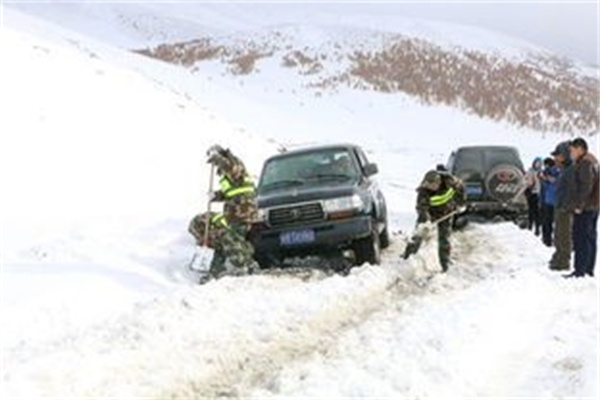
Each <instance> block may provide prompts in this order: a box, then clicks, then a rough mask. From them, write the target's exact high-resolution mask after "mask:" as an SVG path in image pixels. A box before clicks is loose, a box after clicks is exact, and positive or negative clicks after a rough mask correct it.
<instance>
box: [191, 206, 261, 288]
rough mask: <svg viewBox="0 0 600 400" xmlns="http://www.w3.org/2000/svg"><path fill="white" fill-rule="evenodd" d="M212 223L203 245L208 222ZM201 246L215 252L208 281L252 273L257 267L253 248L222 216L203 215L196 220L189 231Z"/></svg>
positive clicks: (218, 214)
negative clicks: (228, 274) (225, 276)
mask: <svg viewBox="0 0 600 400" xmlns="http://www.w3.org/2000/svg"><path fill="white" fill-rule="evenodd" d="M207 220H209V221H210V227H209V231H208V233H209V235H208V242H207V243H204V234H205V229H206V221H207ZM188 231H189V232H190V233H191V234H192V236H194V238H195V239H196V242H197V244H198V245H199V246H208V247H210V248H212V249H214V250H215V254H214V257H213V260H212V262H211V265H210V269H209V273H208V276H207V278H208V279H210V278H218V277H220V276H222V275H223V274H224V273H228V272H230V270H231V271H233V274H238V273H239V274H243V273H248V272H250V273H251V272H252V271H253V269H254V268H255V267H256V262H255V261H254V259H253V258H252V257H253V254H254V248H253V247H252V245H251V244H250V243H249V242H248V241H246V240H245V238H244V237H242V236H240V234H239V233H238V232H236V231H235V230H233V229H232V228H231V226H230V225H229V224H228V223H227V220H226V219H225V216H224V215H223V214H222V213H214V212H212V213H203V214H200V215H197V216H195V217H194V218H193V219H192V220H191V221H190V225H189V227H188Z"/></svg>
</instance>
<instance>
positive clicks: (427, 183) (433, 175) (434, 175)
mask: <svg viewBox="0 0 600 400" xmlns="http://www.w3.org/2000/svg"><path fill="white" fill-rule="evenodd" d="M441 184H442V177H441V175H440V173H439V172H438V171H434V170H431V171H428V172H427V173H426V174H425V177H424V178H423V182H421V184H420V185H419V187H420V188H425V189H430V188H432V187H439V186H440V185H441Z"/></svg>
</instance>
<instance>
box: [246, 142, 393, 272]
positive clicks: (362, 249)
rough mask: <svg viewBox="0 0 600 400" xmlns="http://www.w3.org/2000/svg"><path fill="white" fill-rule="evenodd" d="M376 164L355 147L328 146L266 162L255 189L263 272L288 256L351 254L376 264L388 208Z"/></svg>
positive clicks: (256, 231)
mask: <svg viewBox="0 0 600 400" xmlns="http://www.w3.org/2000/svg"><path fill="white" fill-rule="evenodd" d="M377 172H378V171H377V165H376V164H373V163H371V162H369V161H368V159H367V157H366V155H365V153H364V151H363V150H362V149H361V148H360V147H358V146H356V145H345V144H342V145H330V146H321V147H312V148H307V149H303V150H296V151H291V152H285V153H282V154H278V155H276V156H273V157H271V158H269V159H268V160H267V161H266V162H265V164H264V167H263V170H262V173H261V177H260V180H259V184H258V206H259V219H260V221H259V222H258V223H256V224H254V226H253V229H252V234H251V237H252V240H253V242H254V246H255V257H256V260H257V261H258V263H259V264H260V266H261V267H262V268H268V267H271V266H279V265H281V263H282V261H283V260H284V259H285V258H287V257H296V256H299V257H303V256H309V255H328V254H332V253H344V252H346V251H347V250H349V251H350V253H351V254H353V257H354V260H353V261H354V264H355V265H361V264H363V263H371V264H379V263H380V249H381V248H383V247H386V246H388V245H389V236H388V227H387V209H386V203H385V199H384V197H383V194H382V193H381V191H380V190H379V187H378V185H377V183H376V182H375V181H374V180H373V175H375V174H376V173H377Z"/></svg>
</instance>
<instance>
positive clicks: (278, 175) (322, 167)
mask: <svg viewBox="0 0 600 400" xmlns="http://www.w3.org/2000/svg"><path fill="white" fill-rule="evenodd" d="M358 176H359V172H358V167H357V165H356V162H355V161H354V159H353V158H352V157H351V154H350V152H349V151H348V150H347V149H327V150H320V151H314V152H310V153H299V154H292V155H290V156H286V157H277V158H274V159H272V160H270V161H269V162H267V164H266V165H265V168H264V170H263V173H262V177H261V180H260V184H259V187H260V189H263V190H269V189H273V188H275V187H279V188H280V187H285V186H299V185H304V184H306V183H309V182H314V181H317V180H318V181H323V180H327V181H329V180H331V181H337V180H339V181H346V180H351V179H358Z"/></svg>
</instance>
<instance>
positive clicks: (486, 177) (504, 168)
mask: <svg viewBox="0 0 600 400" xmlns="http://www.w3.org/2000/svg"><path fill="white" fill-rule="evenodd" d="M447 168H448V170H449V171H450V172H451V173H452V174H453V175H455V176H457V177H458V178H460V179H461V180H462V181H463V183H464V185H465V191H466V194H467V214H468V215H478V216H483V217H486V218H502V219H508V220H512V221H515V222H516V223H518V224H519V225H522V224H523V222H524V221H525V220H526V218H527V201H526V199H525V174H524V169H523V162H522V161H521V158H520V156H519V152H518V150H517V149H516V148H514V147H509V146H471V147H461V148H458V149H457V150H455V151H454V152H452V154H451V155H450V159H449V160H448V165H447Z"/></svg>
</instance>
